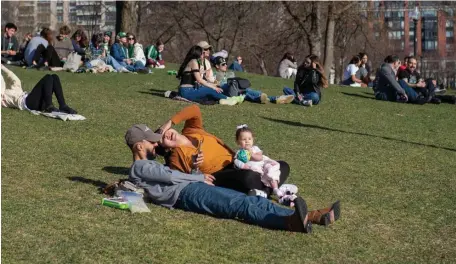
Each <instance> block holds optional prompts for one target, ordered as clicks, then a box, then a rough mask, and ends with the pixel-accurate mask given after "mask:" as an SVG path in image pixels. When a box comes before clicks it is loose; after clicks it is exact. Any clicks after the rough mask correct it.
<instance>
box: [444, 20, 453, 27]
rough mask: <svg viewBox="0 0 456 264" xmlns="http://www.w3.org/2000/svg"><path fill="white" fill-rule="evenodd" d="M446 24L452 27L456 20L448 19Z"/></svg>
mask: <svg viewBox="0 0 456 264" xmlns="http://www.w3.org/2000/svg"><path fill="white" fill-rule="evenodd" d="M445 26H446V27H447V28H452V27H454V21H453V20H447V21H446V23H445Z"/></svg>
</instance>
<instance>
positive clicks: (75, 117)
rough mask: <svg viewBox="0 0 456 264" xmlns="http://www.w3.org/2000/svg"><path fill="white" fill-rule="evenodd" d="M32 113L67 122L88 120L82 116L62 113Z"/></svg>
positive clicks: (33, 111)
mask: <svg viewBox="0 0 456 264" xmlns="http://www.w3.org/2000/svg"><path fill="white" fill-rule="evenodd" d="M30 112H31V113H32V114H34V115H43V116H47V117H50V118H55V119H60V120H63V121H67V120H72V121H77V120H85V119H86V118H85V117H83V116H82V115H70V114H67V113H62V112H51V113H45V112H40V111H35V110H32V111H30Z"/></svg>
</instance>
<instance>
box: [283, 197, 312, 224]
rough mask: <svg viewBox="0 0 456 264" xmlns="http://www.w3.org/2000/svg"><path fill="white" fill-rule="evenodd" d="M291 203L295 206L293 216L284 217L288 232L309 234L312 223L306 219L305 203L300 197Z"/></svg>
mask: <svg viewBox="0 0 456 264" xmlns="http://www.w3.org/2000/svg"><path fill="white" fill-rule="evenodd" d="M293 202H294V204H295V212H294V214H293V215H290V216H286V217H285V221H286V224H287V226H288V230H290V231H293V232H303V233H311V232H312V222H310V221H309V220H308V217H307V204H306V201H304V199H302V198H301V197H297V198H296V199H294V201H293Z"/></svg>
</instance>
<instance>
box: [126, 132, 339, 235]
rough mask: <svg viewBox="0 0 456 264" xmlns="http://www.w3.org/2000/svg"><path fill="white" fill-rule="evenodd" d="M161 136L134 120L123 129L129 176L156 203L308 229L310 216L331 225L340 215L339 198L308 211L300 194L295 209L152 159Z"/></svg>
mask: <svg viewBox="0 0 456 264" xmlns="http://www.w3.org/2000/svg"><path fill="white" fill-rule="evenodd" d="M161 138H162V135H161V134H156V133H153V132H152V131H151V130H150V128H149V127H147V126H146V125H143V124H140V125H134V126H132V127H131V128H130V129H128V131H127V133H126V134H125V141H126V143H127V145H128V146H129V147H130V149H131V151H132V154H133V160H134V162H133V164H132V166H131V169H130V173H129V180H130V181H131V182H133V183H134V184H136V185H137V186H139V187H141V188H144V190H145V192H146V194H147V195H148V198H150V199H151V200H152V202H153V203H155V204H157V205H162V206H165V207H168V208H179V209H182V210H186V211H191V212H195V213H201V214H208V215H211V216H215V217H220V218H229V219H240V220H244V221H245V222H247V223H250V224H254V225H258V226H261V227H265V228H270V229H279V230H288V231H293V232H304V233H310V232H312V222H314V221H311V220H310V219H314V220H316V219H318V221H316V223H317V224H322V225H325V226H327V225H329V224H330V223H334V221H336V220H337V219H338V218H339V216H340V204H339V202H336V203H334V204H333V205H332V206H331V207H330V208H324V209H321V210H316V211H312V212H308V211H307V205H306V202H305V201H304V199H302V198H301V197H297V198H296V199H295V200H294V204H295V210H292V209H290V208H285V207H282V206H279V205H277V204H274V203H272V202H271V201H269V200H268V199H266V198H263V197H259V196H247V195H246V194H244V193H241V192H238V191H235V190H231V189H226V188H222V187H217V186H213V183H212V182H213V181H214V177H213V176H212V175H209V174H185V173H181V172H178V171H175V170H171V169H170V168H168V167H166V166H163V165H162V164H160V163H158V162H156V161H154V160H153V158H154V157H155V148H156V147H157V146H158V144H157V142H159V141H160V140H161Z"/></svg>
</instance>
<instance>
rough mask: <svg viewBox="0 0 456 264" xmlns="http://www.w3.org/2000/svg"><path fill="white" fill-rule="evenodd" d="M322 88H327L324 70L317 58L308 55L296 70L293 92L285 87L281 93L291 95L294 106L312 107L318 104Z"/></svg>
mask: <svg viewBox="0 0 456 264" xmlns="http://www.w3.org/2000/svg"><path fill="white" fill-rule="evenodd" d="M322 88H328V80H327V79H326V76H325V74H324V69H323V67H322V66H321V63H320V60H319V58H318V56H316V55H309V56H307V57H306V58H305V59H304V62H303V63H302V65H301V66H299V68H298V74H297V75H296V79H295V82H294V90H291V89H290V88H288V87H285V88H284V89H283V92H284V94H291V95H293V96H294V98H295V99H294V101H293V102H294V103H295V104H299V105H305V106H312V105H317V104H319V103H320V101H321V89H322Z"/></svg>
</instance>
